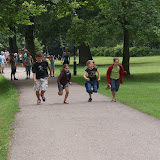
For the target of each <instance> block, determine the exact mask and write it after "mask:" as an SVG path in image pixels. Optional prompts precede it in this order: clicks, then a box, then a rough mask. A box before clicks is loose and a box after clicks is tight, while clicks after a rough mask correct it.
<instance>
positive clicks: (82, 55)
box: [79, 44, 92, 65]
mask: <svg viewBox="0 0 160 160" xmlns="http://www.w3.org/2000/svg"><path fill="white" fill-rule="evenodd" d="M88 60H92V55H91V51H90V47H89V46H86V45H85V44H82V45H80V46H79V64H80V65H86V62H87V61H88Z"/></svg>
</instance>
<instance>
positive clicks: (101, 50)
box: [91, 45, 160, 57]
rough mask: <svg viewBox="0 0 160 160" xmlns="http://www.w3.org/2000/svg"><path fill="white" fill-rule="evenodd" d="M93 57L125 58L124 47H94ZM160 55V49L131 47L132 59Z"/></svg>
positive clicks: (92, 50)
mask: <svg viewBox="0 0 160 160" xmlns="http://www.w3.org/2000/svg"><path fill="white" fill-rule="evenodd" d="M91 53H92V55H93V56H105V57H107V56H109V57H122V56H123V45H117V46H116V47H112V48H111V47H110V48H108V47H97V48H95V47H93V48H91ZM155 55H160V49H152V48H150V47H138V48H137V47H131V48H130V56H131V57H144V56H155Z"/></svg>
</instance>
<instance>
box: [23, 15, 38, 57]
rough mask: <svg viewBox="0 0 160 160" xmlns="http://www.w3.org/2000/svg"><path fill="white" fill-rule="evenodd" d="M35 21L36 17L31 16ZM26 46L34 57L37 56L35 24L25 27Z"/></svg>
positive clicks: (32, 20)
mask: <svg viewBox="0 0 160 160" xmlns="http://www.w3.org/2000/svg"><path fill="white" fill-rule="evenodd" d="M31 22H34V18H31ZM25 48H26V49H27V50H28V51H29V52H30V54H31V55H32V57H33V58H34V57H35V54H36V53H35V52H36V51H35V44H34V25H29V26H26V28H25Z"/></svg>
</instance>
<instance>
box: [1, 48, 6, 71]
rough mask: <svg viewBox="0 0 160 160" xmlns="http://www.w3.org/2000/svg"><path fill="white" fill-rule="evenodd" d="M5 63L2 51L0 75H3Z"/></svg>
mask: <svg viewBox="0 0 160 160" xmlns="http://www.w3.org/2000/svg"><path fill="white" fill-rule="evenodd" d="M5 63H6V64H7V62H6V58H5V56H4V52H3V51H2V52H1V55H0V73H4V65H5Z"/></svg>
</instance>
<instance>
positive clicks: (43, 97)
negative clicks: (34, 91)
mask: <svg viewBox="0 0 160 160" xmlns="http://www.w3.org/2000/svg"><path fill="white" fill-rule="evenodd" d="M41 97H42V100H43V102H45V101H46V98H45V96H44V94H43V95H41Z"/></svg>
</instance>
